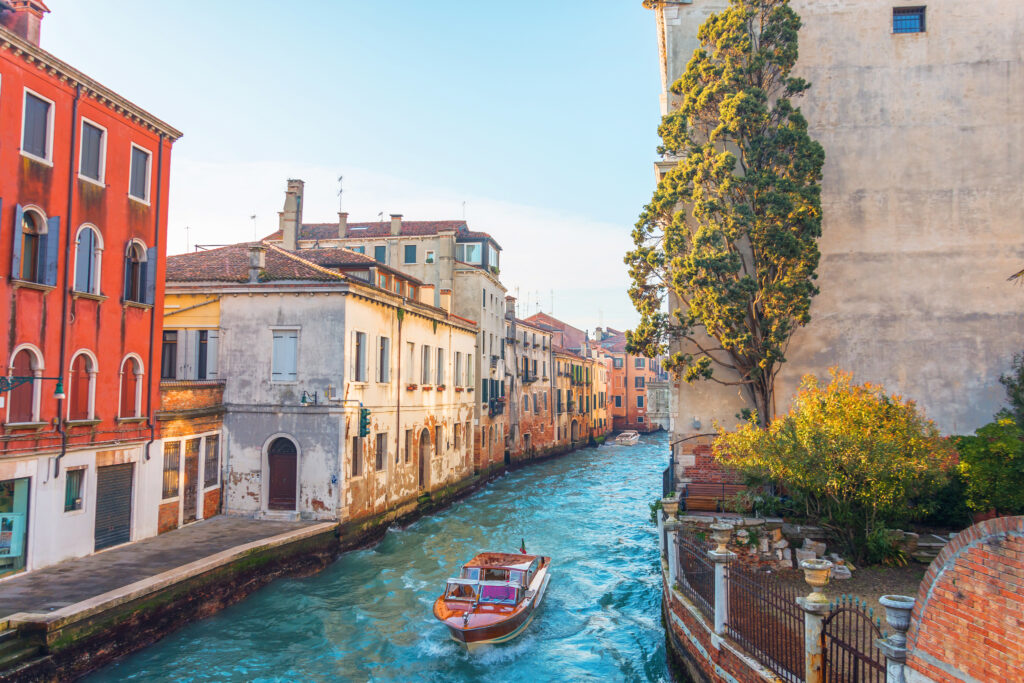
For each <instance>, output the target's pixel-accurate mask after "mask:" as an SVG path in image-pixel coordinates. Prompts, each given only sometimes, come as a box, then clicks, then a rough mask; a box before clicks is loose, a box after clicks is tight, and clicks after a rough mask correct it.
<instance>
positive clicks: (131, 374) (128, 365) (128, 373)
mask: <svg viewBox="0 0 1024 683" xmlns="http://www.w3.org/2000/svg"><path fill="white" fill-rule="evenodd" d="M118 414H119V415H120V417H139V416H140V415H141V414H142V363H141V362H139V359H138V358H135V357H134V356H128V357H127V358H125V359H124V362H123V363H121V409H120V411H118Z"/></svg>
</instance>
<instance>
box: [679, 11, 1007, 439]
mask: <svg viewBox="0 0 1024 683" xmlns="http://www.w3.org/2000/svg"><path fill="white" fill-rule="evenodd" d="M724 4H725V3H724V1H723V0H697V1H696V2H695V3H694V4H692V5H676V6H670V7H666V8H665V9H664V12H665V15H664V19H665V26H666V30H667V34H666V38H667V52H666V57H665V59H666V71H667V73H668V77H669V80H673V79H674V78H676V77H678V75H679V74H681V73H682V71H683V69H684V68H685V63H686V61H687V60H688V58H689V54H690V53H691V51H692V48H693V47H694V45H695V36H696V30H697V26H699V24H700V22H701V21H702V20H703V19H704V18H705V17H706V16H707V14H708V13H709V12H710V11H713V10H715V9H718V8H720V7H722V6H723V5H724ZM792 6H793V8H794V9H796V10H797V12H799V13H800V15H801V17H802V19H803V23H804V28H803V29H802V31H801V34H800V40H801V45H800V61H799V63H798V71H799V73H800V75H802V76H805V77H806V78H808V80H810V81H811V83H812V84H813V86H812V88H811V90H810V91H809V93H808V94H807V95H806V96H805V97H804V98H802V100H800V102H799V104H800V106H801V107H802V109H803V111H804V114H805V115H806V116H807V118H808V120H809V122H810V125H811V133H812V135H813V136H814V137H815V138H816V139H817V140H819V141H820V142H821V144H822V145H823V146H824V148H825V151H826V156H827V159H826V164H825V169H824V180H823V182H822V188H823V195H822V206H823V209H824V216H825V219H824V227H823V231H824V235H823V237H822V240H821V243H820V246H821V251H822V260H821V266H820V268H819V273H820V278H819V281H818V284H819V286H820V288H821V294H820V295H819V296H818V297H817V298H816V299H815V301H814V303H813V305H812V308H811V315H812V322H811V324H810V325H809V326H808V327H807V328H804V329H802V330H800V331H798V332H797V334H796V335H795V337H794V339H793V343H792V346H791V347H790V352H789V363H787V365H786V368H785V370H784V371H783V372H782V374H781V375H780V378H779V379H780V381H779V386H778V392H777V396H778V405H777V410H778V411H780V412H781V411H785V410H787V409H788V400H789V397H790V396H791V395H792V394H793V392H794V391H795V389H796V387H797V385H798V383H799V380H800V377H801V376H802V375H803V374H805V373H814V374H817V375H819V376H824V375H826V374H827V370H828V368H829V367H831V366H839V367H841V368H843V369H845V370H849V371H852V372H853V373H854V378H855V380H856V381H871V382H877V383H881V384H883V385H884V386H885V387H886V388H887V389H888V390H889V391H890V392H894V393H899V394H902V395H904V396H906V397H909V398H912V399H914V400H916V401H917V402H918V403H919V405H921V406H922V407H923V409H924V410H925V412H926V414H927V415H928V416H929V417H931V418H932V419H934V420H936V421H937V423H938V424H939V426H940V427H941V429H942V430H943V431H944V432H947V433H965V432H970V431H972V430H973V429H975V428H977V427H978V426H980V425H981V424H983V423H985V422H987V421H988V420H990V419H991V416H992V414H993V413H994V412H995V411H996V410H997V409H998V408H999V407H1000V405H1001V404H1002V401H1003V392H1002V387H1001V386H1000V385H999V384H998V382H997V378H998V376H999V374H1000V373H1002V372H1005V371H1006V370H1007V369H1008V367H1009V363H1010V359H1011V357H1012V355H1013V353H1014V352H1017V351H1020V350H1021V347H1022V344H1021V339H1022V336H1024V316H1021V314H1020V311H1021V310H1022V309H1024V288H1020V287H1014V286H1013V285H1011V284H1010V283H1008V282H1007V281H1006V278H1007V276H1009V275H1010V274H1011V273H1014V272H1016V271H1018V270H1020V264H1021V262H1024V218H1022V216H1024V184H1022V183H1021V181H1020V177H1021V171H1022V168H1024V156H1022V152H1021V150H1022V149H1024V145H1022V142H1024V88H1021V87H1020V83H1021V82H1024V54H1022V53H1021V50H1020V45H1022V44H1024V4H1021V3H1019V2H1016V1H1014V0H980V1H979V2H972V3H963V2H957V1H956V0H935V1H933V2H929V3H927V18H926V21H927V32H926V33H921V34H893V33H892V32H891V22H892V7H891V6H890V5H889V4H879V3H877V2H874V1H873V0H832V1H830V2H818V1H816V0H794V1H793V4H792ZM678 402H679V405H678V409H679V414H680V415H682V416H683V419H682V420H681V422H682V423H683V424H682V426H681V427H680V431H681V432H682V433H686V432H687V431H703V429H702V430H688V429H687V427H686V425H687V424H688V423H689V422H690V419H689V418H690V417H691V416H694V415H696V416H701V418H702V422H703V423H704V427H707V426H709V425H710V423H711V421H713V420H716V419H717V420H720V421H721V422H722V423H723V424H725V425H726V426H729V425H731V424H734V423H735V419H734V415H735V414H736V413H737V412H738V410H739V408H740V407H741V406H742V405H743V399H742V397H741V396H740V395H739V393H738V392H737V391H736V390H735V389H730V388H721V387H716V386H714V385H710V384H707V383H705V384H702V385H686V384H683V385H682V386H681V389H680V392H679V395H678Z"/></svg>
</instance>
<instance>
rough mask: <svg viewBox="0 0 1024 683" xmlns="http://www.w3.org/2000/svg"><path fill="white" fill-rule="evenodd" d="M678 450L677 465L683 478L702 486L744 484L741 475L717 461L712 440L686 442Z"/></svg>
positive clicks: (703, 438) (703, 439)
mask: <svg viewBox="0 0 1024 683" xmlns="http://www.w3.org/2000/svg"><path fill="white" fill-rule="evenodd" d="M677 449H678V450H677V451H676V463H677V465H678V466H679V468H680V471H681V473H680V476H681V477H682V478H686V479H688V480H690V481H692V482H696V483H700V484H707V483H715V484H720V483H726V484H740V483H743V479H742V477H740V475H739V474H737V473H736V472H732V471H729V470H726V469H724V468H723V467H722V466H721V465H719V464H718V463H717V462H716V461H715V456H714V455H713V454H712V453H711V441H710V439H708V438H705V437H702V438H700V439H693V440H692V441H686V442H683V443H681V444H679V446H678V447H677Z"/></svg>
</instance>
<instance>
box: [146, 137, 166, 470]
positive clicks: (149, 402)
mask: <svg viewBox="0 0 1024 683" xmlns="http://www.w3.org/2000/svg"><path fill="white" fill-rule="evenodd" d="M164 137H165V136H164V134H163V133H160V146H159V148H158V149H157V153H156V204H155V205H154V208H155V209H156V218H155V219H154V221H153V224H154V225H155V227H156V229H155V231H154V232H155V235H154V237H153V249H154V252H155V253H156V259H155V262H154V263H153V264H152V266H153V270H152V274H151V276H150V277H152V278H153V292H154V296H153V308H151V309H150V311H149V359H148V360H147V361H146V363H147V365H148V367H149V376H148V377H146V426H147V427H149V441H147V442H146V448H145V451H144V452H145V454H146V460H149V458H150V455H149V451H150V448H151V447H152V446H153V442H154V441H156V424H155V423H154V422H153V374H154V371H153V346H154V344H155V343H156V306H157V301H156V294H155V292H156V285H157V280H156V277H157V268H156V267H157V264H158V263H159V262H160V200H161V199H162V192H163V177H164Z"/></svg>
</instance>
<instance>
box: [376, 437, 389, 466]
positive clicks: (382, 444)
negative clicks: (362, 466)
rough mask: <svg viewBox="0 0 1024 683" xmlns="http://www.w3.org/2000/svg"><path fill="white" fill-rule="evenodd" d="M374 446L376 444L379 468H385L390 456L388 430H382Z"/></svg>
mask: <svg viewBox="0 0 1024 683" xmlns="http://www.w3.org/2000/svg"><path fill="white" fill-rule="evenodd" d="M374 446H375V449H374V456H375V458H376V462H375V464H376V465H377V470H378V471H380V470H382V469H384V467H385V465H386V463H387V460H386V458H387V457H388V435H387V432H381V433H380V434H378V435H377V443H376V444H374Z"/></svg>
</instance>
